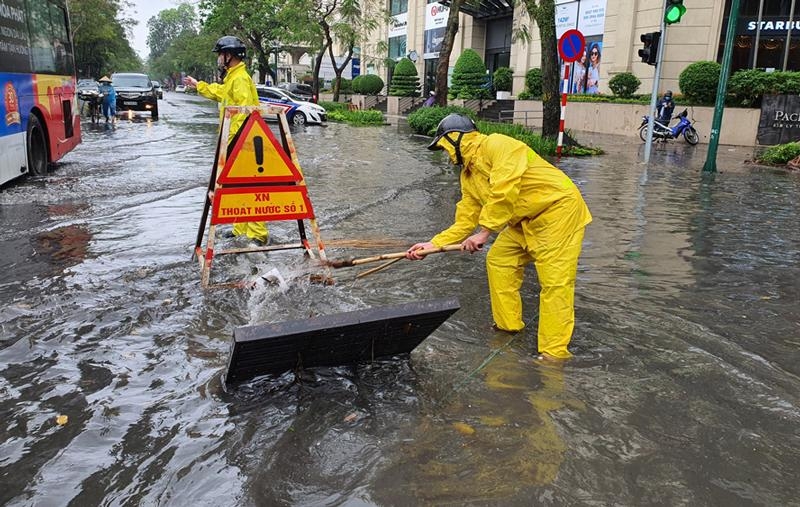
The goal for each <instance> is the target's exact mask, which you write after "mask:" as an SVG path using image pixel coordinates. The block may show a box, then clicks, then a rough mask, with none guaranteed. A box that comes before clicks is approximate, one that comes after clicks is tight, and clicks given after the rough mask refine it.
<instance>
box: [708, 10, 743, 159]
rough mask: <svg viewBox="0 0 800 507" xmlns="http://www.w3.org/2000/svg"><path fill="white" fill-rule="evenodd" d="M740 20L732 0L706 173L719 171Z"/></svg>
mask: <svg viewBox="0 0 800 507" xmlns="http://www.w3.org/2000/svg"><path fill="white" fill-rule="evenodd" d="M738 20H739V0H732V1H731V12H730V15H729V16H728V31H727V33H726V34H725V50H724V51H723V52H722V68H721V69H720V71H719V85H718V86H717V100H716V102H715V103H714V119H713V120H712V121H711V137H710V138H709V141H708V154H707V155H706V162H705V164H703V172H704V173H715V172H717V148H718V147H719V129H720V127H721V126H722V113H723V111H724V110H725V94H726V92H727V90H728V75H729V74H730V72H731V58H732V56H733V41H734V39H735V37H736V22H737V21H738Z"/></svg>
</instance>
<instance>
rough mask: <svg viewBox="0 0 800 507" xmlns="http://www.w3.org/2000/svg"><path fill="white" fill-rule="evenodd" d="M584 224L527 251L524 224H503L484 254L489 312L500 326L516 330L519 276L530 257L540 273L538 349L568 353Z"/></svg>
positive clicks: (519, 313) (519, 322)
mask: <svg viewBox="0 0 800 507" xmlns="http://www.w3.org/2000/svg"><path fill="white" fill-rule="evenodd" d="M583 232H584V229H583V228H581V229H579V230H577V231H575V232H573V233H572V234H571V235H569V236H567V237H566V238H564V240H563V241H561V242H559V243H558V244H557V245H553V246H543V247H540V248H538V249H537V250H535V251H528V246H527V242H526V240H525V232H524V226H519V225H517V226H513V227H507V228H506V229H504V230H503V231H502V232H501V233H500V234H499V235H498V236H497V239H496V240H495V242H494V244H492V248H491V249H490V250H489V253H488V254H487V255H486V272H487V275H488V277H489V294H490V296H491V300H492V317H493V318H494V322H495V324H496V325H497V327H498V328H500V329H504V330H508V331H518V330H521V329H522V328H523V327H525V323H524V322H523V321H522V298H521V297H520V294H519V290H520V288H521V287H522V276H523V271H524V269H525V265H527V264H528V263H530V262H534V263H535V265H536V274H537V275H538V277H539V284H540V285H541V291H540V293H539V332H538V348H539V352H540V353H545V354H549V355H551V356H553V357H558V358H561V359H566V358H568V357H571V354H570V353H569V351H568V350H567V346H568V345H569V342H570V339H571V338H572V330H573V328H574V326H575V306H574V301H575V278H576V275H577V269H578V256H580V253H581V242H582V241H583Z"/></svg>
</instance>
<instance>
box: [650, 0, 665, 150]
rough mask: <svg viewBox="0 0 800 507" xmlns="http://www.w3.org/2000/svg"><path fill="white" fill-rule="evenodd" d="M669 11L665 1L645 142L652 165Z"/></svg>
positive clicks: (662, 9)
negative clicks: (651, 152) (656, 112)
mask: <svg viewBox="0 0 800 507" xmlns="http://www.w3.org/2000/svg"><path fill="white" fill-rule="evenodd" d="M666 10H667V0H664V5H663V6H662V7H661V26H660V27H659V30H661V37H660V39H659V42H658V57H657V60H656V73H655V75H654V76H653V91H652V92H651V93H650V111H649V115H648V116H649V118H650V119H649V120H648V121H647V140H646V141H645V142H644V163H645V164H649V163H650V149H651V148H652V145H653V125H654V122H655V116H656V115H655V109H656V101H657V100H658V82H659V81H660V80H661V60H663V59H664V48H665V47H666V45H667V24H666V20H665V19H664V12H665V11H666Z"/></svg>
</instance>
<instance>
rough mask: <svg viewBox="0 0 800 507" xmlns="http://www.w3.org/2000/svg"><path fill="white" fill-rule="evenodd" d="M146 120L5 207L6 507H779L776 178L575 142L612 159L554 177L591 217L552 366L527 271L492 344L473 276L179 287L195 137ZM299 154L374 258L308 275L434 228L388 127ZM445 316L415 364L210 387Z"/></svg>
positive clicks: (789, 233)
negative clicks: (246, 329) (245, 335)
mask: <svg viewBox="0 0 800 507" xmlns="http://www.w3.org/2000/svg"><path fill="white" fill-rule="evenodd" d="M159 107H160V111H161V119H160V121H158V122H151V121H149V119H147V118H145V117H142V118H139V119H133V120H129V119H125V118H123V119H121V120H120V121H119V122H118V123H117V124H115V125H108V126H107V125H104V124H101V125H99V126H91V125H87V124H84V142H83V144H82V145H81V146H80V147H79V148H78V149H77V150H76V151H75V152H73V153H72V154H70V155H69V156H67V157H66V158H65V159H64V162H63V163H62V164H60V165H59V166H58V167H57V168H56V170H55V171H53V172H52V173H50V174H49V175H48V176H47V177H44V178H40V179H28V180H25V181H23V182H20V183H18V184H16V185H13V186H11V187H9V188H6V189H3V190H2V192H0V220H1V221H2V225H3V227H2V228H0V240H1V241H2V243H0V244H1V245H2V246H0V249H1V250H2V255H1V256H0V263H1V264H0V271H1V272H0V301H2V307H0V415H1V416H2V423H0V504H8V505H99V504H102V505H532V504H535V505H610V504H614V505H650V504H659V505H798V504H799V503H798V500H797V499H798V498H800V494H799V493H800V489H799V488H798V481H797V477H798V475H800V459H798V456H800V435H799V434H798V429H797V428H798V427H800V412H799V411H798V400H799V398H800V395H798V393H799V392H800V378H799V375H800V366H799V365H800V361H798V359H800V357H799V355H798V348H799V347H800V316H799V315H800V313H798V308H800V306H799V305H798V303H800V282H799V281H798V280H800V267H798V266H800V227H798V226H797V218H798V216H800V177H798V175H792V174H786V173H784V172H782V171H777V170H771V169H765V168H754V167H749V166H746V165H744V164H742V160H744V159H746V158H749V154H747V153H746V152H745V151H742V150H741V149H739V150H735V151H729V149H728V148H727V147H722V148H721V150H720V157H719V159H718V166H719V169H720V171H721V173H720V174H718V175H717V176H716V178H715V179H714V180H713V181H710V182H708V181H706V182H704V181H701V179H700V178H699V177H698V174H699V170H700V168H701V167H702V164H703V160H704V156H705V153H704V151H703V147H702V146H700V147H697V148H691V147H688V146H686V145H685V143H683V142H677V143H673V144H671V145H668V146H666V147H658V148H656V149H654V151H653V156H652V160H653V163H652V164H651V166H650V167H648V168H645V167H644V166H642V165H641V164H639V163H638V160H639V158H640V153H639V151H640V150H641V148H642V147H641V145H639V144H637V143H638V140H637V141H633V140H632V139H631V138H610V137H605V138H598V139H591V137H590V136H588V135H587V136H585V138H582V140H584V141H593V142H597V143H598V144H600V145H601V146H603V147H604V148H605V149H606V151H607V152H608V154H607V155H605V156H601V157H595V158H593V159H588V160H587V159H565V160H564V161H563V162H562V164H561V166H562V168H563V169H564V170H565V171H566V172H567V173H568V174H569V175H570V177H572V178H573V179H574V180H575V181H576V183H577V184H578V185H579V187H580V188H581V191H582V192H583V194H584V196H585V198H586V201H587V203H588V205H589V207H590V209H591V210H592V213H593V215H594V222H593V223H592V224H591V225H590V226H589V228H588V229H587V233H586V238H585V241H584V250H583V254H582V257H581V262H580V266H579V278H578V285H577V292H576V319H577V324H576V330H575V335H574V338H573V342H572V350H573V352H574V353H575V355H576V357H575V359H574V360H572V361H571V362H569V363H567V364H566V365H565V366H563V367H558V366H553V365H550V364H541V363H539V362H537V361H535V360H533V359H532V357H533V354H534V352H535V343H534V341H535V329H536V308H537V304H538V301H537V299H538V296H537V292H538V286H537V284H536V282H535V272H534V270H533V269H530V270H529V271H528V273H527V278H526V282H525V285H524V286H523V297H524V301H525V314H524V316H525V319H526V321H527V322H528V328H527V329H526V330H525V331H524V332H523V333H521V334H520V335H515V336H510V335H507V334H504V333H498V332H494V331H492V330H491V327H490V324H491V319H490V311H489V301H488V291H487V283H486V277H485V269H484V256H483V255H482V254H478V255H472V256H470V255H466V254H460V253H454V254H442V255H438V256H431V257H430V258H429V259H426V260H425V261H422V262H416V263H412V262H406V261H402V262H399V263H397V264H395V265H393V266H392V267H391V268H389V269H387V270H386V271H384V272H381V273H377V274H375V275H371V276H369V277H366V278H363V279H359V280H358V281H355V274H356V272H357V271H356V270H354V269H350V270H337V271H336V272H334V275H335V276H336V278H337V283H336V284H335V285H333V286H329V287H325V286H320V285H314V284H310V283H308V274H309V273H313V272H315V271H318V270H319V268H318V267H317V266H316V265H315V264H314V263H312V262H310V261H308V260H304V259H303V258H302V255H301V254H300V253H299V252H298V251H285V252H273V253H269V254H263V253H260V254H248V255H244V256H238V257H233V256H229V257H228V258H224V259H222V260H221V261H220V263H219V265H218V266H217V267H216V268H215V273H223V274H224V275H225V276H230V277H231V278H247V277H250V279H252V280H256V281H258V280H261V278H260V276H259V274H262V273H266V272H268V271H270V270H272V269H277V270H278V271H279V272H280V273H281V274H282V276H283V277H284V278H286V279H288V280H289V281H290V284H289V285H290V287H289V289H288V290H285V291H283V290H281V289H280V287H277V286H272V285H269V284H266V283H258V284H257V286H256V287H255V288H254V289H252V290H221V291H209V292H203V291H202V290H201V289H200V280H199V272H198V270H197V266H196V264H194V263H192V262H190V260H189V257H190V255H191V248H192V245H193V244H194V238H195V234H196V230H197V226H198V221H199V219H200V212H201V210H202V202H203V194H204V192H205V188H206V185H207V182H208V174H209V168H210V164H211V159H212V157H213V143H214V141H215V132H216V128H217V113H216V110H215V109H214V107H213V106H212V105H211V104H210V103H208V102H204V101H202V99H197V98H193V97H187V96H184V95H182V94H175V93H166V94H165V99H164V100H163V101H162V102H161V104H160V106H159ZM293 135H294V140H295V143H296V145H297V149H298V155H299V158H300V162H301V165H302V167H303V170H304V172H305V174H306V177H307V181H308V185H309V194H310V197H311V200H312V202H313V204H314V206H315V209H316V213H317V217H318V221H319V224H320V226H321V227H322V234H323V237H324V238H325V239H326V240H328V241H329V242H330V243H331V244H332V245H336V244H337V241H340V243H339V244H343V243H342V242H345V241H353V240H358V241H361V242H365V243H369V242H374V243H375V245H378V246H377V247H375V248H372V249H369V248H363V249H353V248H343V247H335V246H334V247H332V248H330V249H329V251H328V255H329V257H333V258H345V257H349V256H364V255H371V254H377V253H384V252H387V251H398V250H403V249H404V248H405V247H406V246H407V245H408V244H411V243H414V242H416V241H421V240H427V239H428V238H429V237H430V236H432V235H433V234H434V233H436V232H438V231H439V230H441V229H442V228H444V227H445V226H447V225H449V224H450V221H451V219H452V214H453V209H454V203H455V202H456V200H457V199H458V184H457V173H456V172H455V171H454V169H453V168H450V167H448V166H447V165H446V163H445V160H444V159H443V158H442V157H441V155H440V154H432V153H430V152H428V151H426V150H424V149H423V148H424V142H425V141H424V140H423V139H419V138H414V137H412V136H409V134H408V132H407V131H406V130H404V129H403V128H402V127H379V128H361V129H357V128H351V127H347V126H344V125H339V124H331V125H329V126H327V127H306V128H303V129H299V130H296V131H294V132H293ZM637 150H639V151H637ZM271 231H272V234H273V237H274V239H275V241H277V242H288V241H295V240H296V239H297V229H296V226H294V225H293V224H291V223H283V222H281V223H275V224H272V225H271ZM228 241H230V240H228ZM452 295H456V296H458V297H459V299H460V301H461V304H462V309H461V310H460V311H459V312H458V313H456V314H455V315H454V316H453V317H451V318H450V319H449V320H448V321H447V322H446V323H445V324H444V325H443V326H442V327H441V328H440V329H439V330H438V331H437V332H435V333H434V334H433V335H432V336H431V337H430V338H428V339H427V340H426V341H425V342H423V344H422V345H421V346H420V347H419V348H418V349H417V350H415V351H414V353H413V354H412V355H411V358H410V360H398V361H383V362H380V363H376V364H372V365H364V366H360V367H342V368H328V369H319V370H312V371H305V372H303V373H302V374H301V375H300V377H299V378H297V377H295V376H294V374H292V373H287V374H285V375H283V376H282V377H280V378H262V379H257V380H254V381H252V382H249V383H247V384H245V385H242V386H240V387H239V388H238V389H235V390H232V391H229V392H226V391H225V390H223V389H222V387H221V381H220V378H221V375H222V373H223V372H224V367H225V364H226V360H227V352H228V344H229V340H230V337H231V335H232V332H233V330H234V328H236V327H238V326H242V325H248V324H256V323H262V322H276V321H281V320H286V319H298V318H304V317H306V316H310V315H324V314H331V313H336V312H342V311H349V310H354V309H360V308H366V307H371V306H380V305H385V304H394V303H402V302H408V301H411V300H419V299H430V298H436V297H448V296H452ZM487 358H490V360H488V361H486V360H487ZM481 366H483V367H482V368H481ZM59 415H65V416H67V417H68V419H67V422H66V424H63V425H59V424H57V422H56V418H57V416H59Z"/></svg>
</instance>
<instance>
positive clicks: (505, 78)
mask: <svg viewBox="0 0 800 507" xmlns="http://www.w3.org/2000/svg"><path fill="white" fill-rule="evenodd" d="M492 78H493V80H494V90H495V92H496V93H497V100H505V99H509V98H511V84H512V82H513V78H514V71H513V70H511V69H510V68H508V67H498V68H497V70H495V71H494V74H493V75H492Z"/></svg>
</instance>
